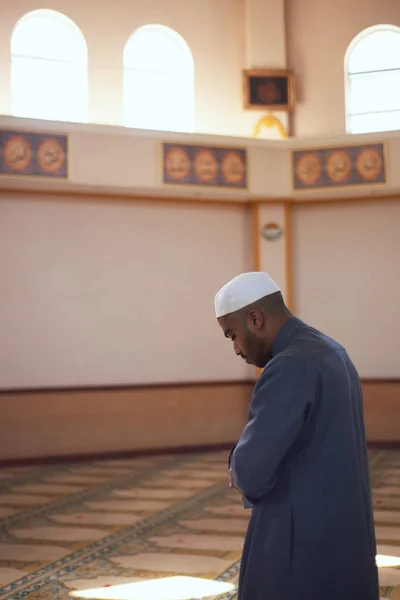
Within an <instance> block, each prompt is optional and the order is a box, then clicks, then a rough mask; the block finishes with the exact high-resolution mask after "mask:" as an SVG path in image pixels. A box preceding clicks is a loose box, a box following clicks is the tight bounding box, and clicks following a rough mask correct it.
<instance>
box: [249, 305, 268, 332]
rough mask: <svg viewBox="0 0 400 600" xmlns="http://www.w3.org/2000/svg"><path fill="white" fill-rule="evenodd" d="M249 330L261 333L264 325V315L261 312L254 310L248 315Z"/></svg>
mask: <svg viewBox="0 0 400 600" xmlns="http://www.w3.org/2000/svg"><path fill="white" fill-rule="evenodd" d="M247 320H248V324H249V328H250V329H252V330H253V331H260V329H262V328H263V325H264V315H263V314H262V312H261V311H259V310H256V309H253V310H250V311H249V313H248V315H247Z"/></svg>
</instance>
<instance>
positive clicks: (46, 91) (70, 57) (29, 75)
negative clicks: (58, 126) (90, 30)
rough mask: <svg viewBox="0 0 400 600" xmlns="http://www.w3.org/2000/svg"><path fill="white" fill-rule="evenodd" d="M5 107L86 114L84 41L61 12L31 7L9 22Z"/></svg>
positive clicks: (30, 112)
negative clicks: (8, 82) (12, 23)
mask: <svg viewBox="0 0 400 600" xmlns="http://www.w3.org/2000/svg"><path fill="white" fill-rule="evenodd" d="M11 111H12V114H13V115H15V116H18V117H29V118H34V119H51V120H54V121H76V122H85V121H87V120H88V81H87V46H86V41H85V38H84V36H83V34H82V32H81V30H80V29H79V27H78V26H77V25H75V23H74V22H73V21H71V19H69V18H68V17H66V16H64V15H62V14H61V13H58V12H56V11H53V10H34V11H32V12H29V13H27V14H26V15H24V16H23V17H22V18H21V19H20V20H19V21H18V23H17V24H16V26H15V27H14V31H13V33H12V37H11Z"/></svg>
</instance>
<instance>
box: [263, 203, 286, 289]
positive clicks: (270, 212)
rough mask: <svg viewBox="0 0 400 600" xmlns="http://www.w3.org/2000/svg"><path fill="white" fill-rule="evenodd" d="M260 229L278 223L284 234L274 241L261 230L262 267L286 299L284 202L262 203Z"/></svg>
mask: <svg viewBox="0 0 400 600" xmlns="http://www.w3.org/2000/svg"><path fill="white" fill-rule="evenodd" d="M259 218H260V229H261V228H262V227H263V226H264V225H266V224H267V223H276V224H277V225H279V226H280V227H281V228H282V230H283V235H282V236H281V237H280V238H279V239H278V240H274V241H272V242H270V241H267V240H265V239H264V238H262V237H261V234H260V232H258V235H259V236H260V269H261V271H267V273H269V274H270V275H271V277H272V278H273V279H274V280H275V281H276V283H277V284H278V285H279V287H280V288H281V290H282V294H283V297H284V298H285V299H286V283H287V280H286V239H285V236H286V233H287V232H286V227H285V207H284V205H283V204H261V205H260V207H259Z"/></svg>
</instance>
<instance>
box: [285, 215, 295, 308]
mask: <svg viewBox="0 0 400 600" xmlns="http://www.w3.org/2000/svg"><path fill="white" fill-rule="evenodd" d="M283 211H284V235H285V291H286V294H285V296H286V305H287V307H288V309H289V310H290V311H291V312H292V311H293V268H292V210H291V206H290V204H285V206H284V207H283Z"/></svg>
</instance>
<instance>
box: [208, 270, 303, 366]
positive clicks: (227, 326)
mask: <svg viewBox="0 0 400 600" xmlns="http://www.w3.org/2000/svg"><path fill="white" fill-rule="evenodd" d="M215 312H216V316H217V319H218V323H219V325H220V327H221V329H222V331H223V332H224V335H225V336H226V337H227V338H229V339H231V340H232V342H233V349H234V351H235V354H237V355H238V356H241V357H242V358H243V359H244V360H246V362H247V363H248V364H251V365H256V366H257V367H260V368H263V367H265V365H266V364H267V362H268V360H269V359H270V356H271V346H272V343H273V341H274V339H275V337H276V335H277V333H278V331H279V329H280V328H281V327H282V325H283V324H284V323H285V322H286V321H287V320H288V319H289V318H290V317H291V314H290V312H289V310H288V309H287V308H286V306H285V303H284V301H283V298H282V294H281V292H280V289H279V288H278V286H277V285H276V283H275V282H274V281H273V279H272V278H271V277H270V276H269V275H268V274H267V273H259V272H255V273H244V274H242V275H239V276H238V277H235V279H232V281H230V282H229V283H227V284H226V285H225V286H224V287H223V288H222V289H220V291H219V292H218V293H217V295H216V296H215Z"/></svg>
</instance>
